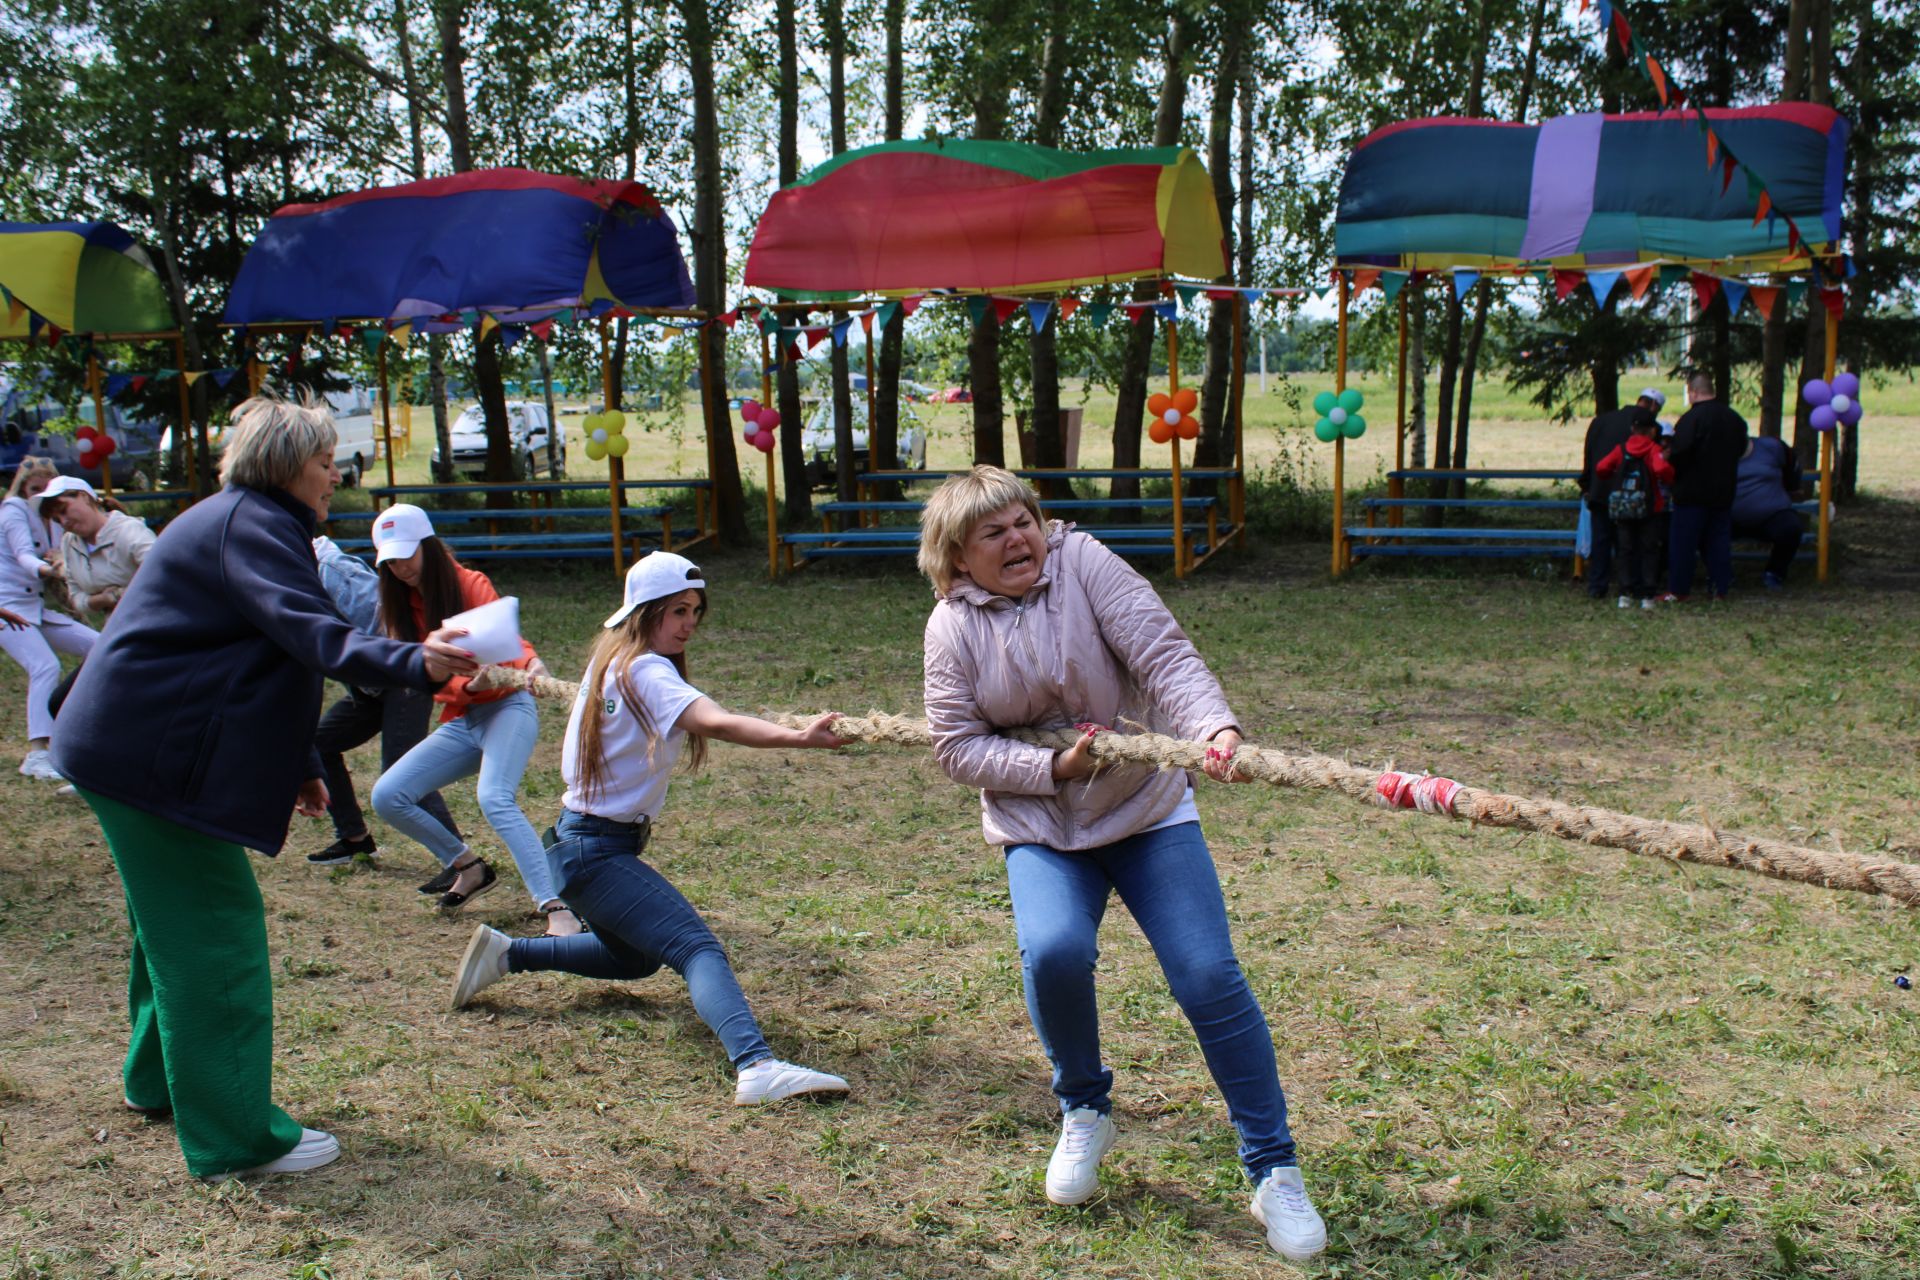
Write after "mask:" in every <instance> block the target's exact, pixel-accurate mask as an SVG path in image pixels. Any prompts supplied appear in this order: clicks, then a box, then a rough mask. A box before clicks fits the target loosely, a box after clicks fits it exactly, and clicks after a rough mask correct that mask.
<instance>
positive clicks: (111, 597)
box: [40, 476, 155, 711]
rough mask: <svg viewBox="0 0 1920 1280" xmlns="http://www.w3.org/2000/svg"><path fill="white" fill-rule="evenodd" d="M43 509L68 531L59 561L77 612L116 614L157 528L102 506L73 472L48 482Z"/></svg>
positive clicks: (41, 508)
mask: <svg viewBox="0 0 1920 1280" xmlns="http://www.w3.org/2000/svg"><path fill="white" fill-rule="evenodd" d="M40 512H41V514H42V515H46V516H49V517H51V518H52V519H53V520H55V521H57V522H58V523H59V524H60V526H61V527H62V528H63V529H65V530H66V534H65V536H63V537H62V538H61V539H60V562H61V565H62V567H63V569H64V571H65V578H66V587H67V598H68V599H69V600H71V601H72V602H73V608H74V612H76V613H99V614H110V613H112V612H113V608H114V606H115V605H117V604H119V603H120V599H121V597H122V596H124V595H125V594H126V592H127V587H128V585H129V584H130V583H132V581H133V575H134V574H136V573H138V572H139V571H140V566H141V565H143V564H145V563H146V562H147V552H148V551H150V550H151V549H152V548H153V542H154V537H155V534H154V532H153V530H151V529H149V528H147V526H146V525H145V524H144V523H142V522H141V521H140V520H137V519H135V518H134V517H133V516H130V515H128V514H127V513H126V512H124V511H119V510H109V509H107V508H106V507H104V506H102V505H101V503H100V495H98V494H97V493H95V492H94V491H93V486H92V485H90V484H88V483H87V482H86V481H85V480H80V479H77V478H75V477H73V476H61V477H60V478H59V479H58V480H55V481H54V482H53V483H52V484H50V485H48V486H47V490H46V492H45V493H43V494H41V495H40ZM57 710H58V708H56V711H57Z"/></svg>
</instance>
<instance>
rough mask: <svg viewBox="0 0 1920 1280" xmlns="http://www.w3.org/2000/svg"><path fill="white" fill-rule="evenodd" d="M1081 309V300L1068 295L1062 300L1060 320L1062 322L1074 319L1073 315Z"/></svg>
mask: <svg viewBox="0 0 1920 1280" xmlns="http://www.w3.org/2000/svg"><path fill="white" fill-rule="evenodd" d="M1079 309H1080V299H1078V298H1076V297H1074V296H1073V295H1072V294H1068V295H1067V296H1066V297H1064V298H1062V299H1060V318H1061V319H1062V320H1071V319H1073V313H1074V312H1076V311H1078V310H1079Z"/></svg>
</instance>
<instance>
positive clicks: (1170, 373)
mask: <svg viewBox="0 0 1920 1280" xmlns="http://www.w3.org/2000/svg"><path fill="white" fill-rule="evenodd" d="M1167 386H1168V388H1169V391H1170V392H1171V391H1178V390H1179V389H1180V317H1179V316H1178V315H1177V314H1176V315H1175V316H1174V317H1173V319H1171V320H1169V321H1167ZM1167 446H1168V448H1170V449H1172V450H1173V576H1174V577H1176V578H1184V577H1186V576H1187V517H1186V508H1185V507H1184V506H1183V505H1182V502H1181V494H1180V433H1179V432H1177V431H1176V432H1175V433H1174V435H1173V439H1171V440H1169V441H1168V442H1167Z"/></svg>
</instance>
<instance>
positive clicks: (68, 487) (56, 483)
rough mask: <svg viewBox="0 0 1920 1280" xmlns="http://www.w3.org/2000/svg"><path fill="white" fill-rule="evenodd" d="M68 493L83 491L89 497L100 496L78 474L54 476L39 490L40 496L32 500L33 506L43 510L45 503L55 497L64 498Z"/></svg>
mask: <svg viewBox="0 0 1920 1280" xmlns="http://www.w3.org/2000/svg"><path fill="white" fill-rule="evenodd" d="M70 493H84V494H86V495H87V496H88V497H89V498H98V497H99V496H100V495H99V494H98V493H95V492H94V488H93V486H92V485H90V484H88V483H87V482H86V481H85V480H82V479H81V478H80V477H79V476H55V477H54V478H53V479H52V480H51V481H49V482H48V484H47V487H46V488H44V489H42V490H41V491H40V496H39V497H38V498H36V499H35V500H34V506H36V507H38V508H39V509H41V510H43V511H44V510H45V509H46V504H47V503H49V502H52V501H53V500H54V499H55V498H64V497H66V496H67V495H68V494H70Z"/></svg>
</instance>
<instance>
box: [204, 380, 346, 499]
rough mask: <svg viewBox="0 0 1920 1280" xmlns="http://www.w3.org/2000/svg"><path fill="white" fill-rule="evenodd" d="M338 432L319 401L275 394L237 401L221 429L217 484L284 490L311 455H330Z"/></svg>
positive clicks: (325, 408)
mask: <svg viewBox="0 0 1920 1280" xmlns="http://www.w3.org/2000/svg"><path fill="white" fill-rule="evenodd" d="M338 439H339V433H338V432H336V431H335V430H334V429H333V414H331V413H329V412H328V411H327V407H326V405H325V404H323V403H321V402H319V401H316V400H306V401H304V402H302V403H300V404H295V403H293V402H292V401H290V400H282V399H281V398H280V397H279V396H276V395H257V396H254V397H253V398H252V399H250V400H245V401H242V402H241V404H240V407H239V408H237V409H235V410H234V411H233V425H232V426H230V427H228V428H227V440H226V448H225V449H224V451H223V452H222V453H221V455H220V482H221V483H222V484H239V485H245V486H247V487H248V488H249V489H284V488H286V487H287V486H288V485H290V484H292V483H293V481H294V479H295V477H297V476H298V475H299V474H300V468H302V467H304V466H306V465H307V461H308V459H310V458H312V457H313V456H314V455H315V454H316V453H324V454H326V455H327V456H328V457H332V456H333V446H334V442H335V441H336V440H338Z"/></svg>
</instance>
